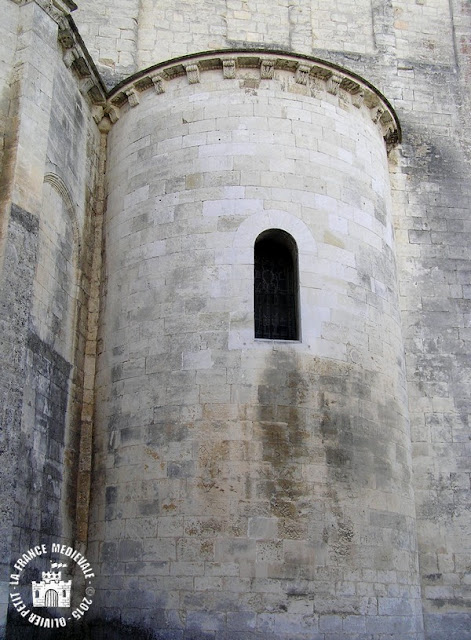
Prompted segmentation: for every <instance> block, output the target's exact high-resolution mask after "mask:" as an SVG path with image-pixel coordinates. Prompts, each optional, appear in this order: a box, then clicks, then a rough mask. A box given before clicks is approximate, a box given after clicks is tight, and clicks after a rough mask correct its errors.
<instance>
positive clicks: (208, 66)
mask: <svg viewBox="0 0 471 640" xmlns="http://www.w3.org/2000/svg"><path fill="white" fill-rule="evenodd" d="M247 69H252V70H255V71H256V73H258V79H259V80H260V82H265V81H270V80H275V79H276V77H277V71H278V72H288V73H291V74H292V76H293V84H295V85H298V87H299V93H303V92H304V94H305V95H311V96H315V97H318V98H320V97H322V94H323V93H324V94H325V95H326V98H327V94H328V96H329V97H330V99H337V100H339V102H341V104H342V106H343V107H344V108H349V107H352V108H353V109H361V108H364V109H366V110H367V111H368V112H369V114H370V117H371V119H372V121H373V122H374V123H375V124H376V125H377V126H378V128H379V129H380V132H381V135H382V136H383V138H384V140H385V142H386V145H387V148H388V150H389V149H390V148H392V147H393V146H395V144H397V143H398V142H400V139H401V128H400V124H399V120H398V118H397V115H396V113H395V111H394V109H393V108H392V106H391V105H390V104H389V102H388V101H387V99H386V98H385V97H384V96H383V95H382V94H381V93H380V92H379V91H378V90H377V89H376V88H375V87H373V86H372V85H371V84H370V83H368V82H367V81H366V80H364V79H363V78H361V77H359V76H358V75H356V74H354V73H352V72H350V71H348V70H346V69H343V68H341V67H338V66H336V65H333V64H331V63H329V62H325V61H323V60H318V59H315V58H309V57H307V56H297V55H292V54H288V53H286V54H284V53H280V52H273V51H256V52H255V51H239V50H237V51H230V50H228V51H219V52H214V53H205V54H199V55H195V56H185V57H184V58H179V59H175V60H170V61H169V62H166V63H161V64H158V65H155V66H153V67H150V68H148V69H145V70H144V71H141V72H139V73H137V74H135V75H134V76H131V77H130V78H128V79H126V80H125V81H124V82H122V83H120V84H119V85H118V86H117V87H115V89H113V90H112V91H111V92H110V93H109V94H108V100H107V105H106V106H105V107H104V108H103V116H104V115H106V112H107V111H108V113H109V112H110V109H114V112H113V119H112V122H115V121H116V120H117V119H118V117H119V110H120V108H122V107H123V106H124V105H126V104H128V105H129V106H130V107H132V108H135V107H137V106H138V105H139V103H140V98H139V96H140V94H142V93H144V92H146V91H150V90H152V91H154V92H155V93H157V94H164V93H166V91H167V89H168V86H169V83H171V82H172V80H173V79H175V78H180V77H184V76H186V78H187V81H188V84H199V83H201V82H202V76H203V74H204V73H205V72H206V71H214V70H220V72H221V82H224V81H226V80H233V79H237V78H241V79H242V78H243V76H244V72H246V71H247ZM110 119H111V117H110Z"/></svg>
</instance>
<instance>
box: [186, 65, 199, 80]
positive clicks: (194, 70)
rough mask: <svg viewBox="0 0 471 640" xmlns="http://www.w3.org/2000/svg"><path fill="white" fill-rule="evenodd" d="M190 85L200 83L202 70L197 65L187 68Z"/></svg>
mask: <svg viewBox="0 0 471 640" xmlns="http://www.w3.org/2000/svg"><path fill="white" fill-rule="evenodd" d="M185 71H186V77H187V78H188V84H198V82H199V81H200V68H199V66H198V65H197V64H189V65H187V66H186V67H185Z"/></svg>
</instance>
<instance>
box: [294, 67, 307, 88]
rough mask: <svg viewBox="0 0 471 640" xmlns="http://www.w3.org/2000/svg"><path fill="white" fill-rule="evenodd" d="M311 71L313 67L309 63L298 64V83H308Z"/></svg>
mask: <svg viewBox="0 0 471 640" xmlns="http://www.w3.org/2000/svg"><path fill="white" fill-rule="evenodd" d="M310 73H311V67H310V66H309V65H307V64H298V68H297V69H296V76H295V79H296V82H297V83H298V84H304V85H307V83H308V80H309V74H310Z"/></svg>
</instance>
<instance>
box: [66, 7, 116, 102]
mask: <svg viewBox="0 0 471 640" xmlns="http://www.w3.org/2000/svg"><path fill="white" fill-rule="evenodd" d="M58 25H59V32H58V40H59V43H60V45H61V47H62V50H63V59H64V63H65V64H66V66H67V67H69V69H71V70H72V71H73V72H74V74H75V76H76V77H77V79H78V82H79V87H80V92H81V93H82V94H83V95H84V96H86V97H88V98H89V100H90V101H91V103H92V104H93V105H96V106H101V107H103V106H104V105H106V90H105V87H104V85H103V83H102V81H101V78H100V75H99V73H98V71H97V69H96V67H95V64H94V62H93V60H92V59H91V57H90V55H89V53H88V51H87V48H86V47H85V44H84V42H83V40H82V38H81V37H80V34H79V32H78V31H77V27H76V26H75V23H74V21H73V20H72V18H71V17H70V16H69V15H67V16H64V15H63V16H62V17H61V18H60V19H59V20H58Z"/></svg>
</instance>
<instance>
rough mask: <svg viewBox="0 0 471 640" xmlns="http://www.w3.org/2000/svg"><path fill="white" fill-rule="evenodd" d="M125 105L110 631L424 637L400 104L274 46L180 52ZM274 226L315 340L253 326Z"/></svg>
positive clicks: (98, 492)
mask: <svg viewBox="0 0 471 640" xmlns="http://www.w3.org/2000/svg"><path fill="white" fill-rule="evenodd" d="M111 102H113V103H114V104H115V106H116V107H117V108H119V109H120V112H121V113H120V118H119V119H118V120H117V122H116V123H115V125H114V126H113V129H112V131H111V132H110V134H109V159H108V166H109V173H108V208H107V214H106V233H105V251H106V274H105V275H106V278H105V296H104V300H103V316H102V325H101V338H102V344H103V350H102V353H101V355H100V359H99V366H98V376H97V416H96V420H97V430H96V439H95V468H94V482H93V486H94V492H93V506H92V514H91V525H90V540H89V551H88V553H89V557H90V558H92V559H93V563H94V566H96V567H97V574H98V575H99V590H98V592H97V594H96V599H95V601H94V604H95V603H96V609H95V611H94V617H95V619H94V622H93V625H94V633H95V634H96V637H101V635H100V630H101V633H102V635H103V637H107V638H109V637H114V636H112V635H110V634H112V633H113V632H115V633H116V637H121V636H120V635H119V634H120V633H121V634H122V633H124V632H126V633H129V634H131V633H132V635H133V637H136V638H140V637H146V635H145V634H146V633H147V632H148V631H149V632H151V633H153V634H154V635H155V637H169V636H170V637H174V638H178V639H183V638H194V637H205V638H211V639H218V640H219V639H222V638H226V639H227V638H230V639H231V640H232V639H235V638H244V637H249V636H250V637H253V638H257V639H261V638H268V637H270V638H277V639H285V640H288V639H289V640H295V639H296V640H297V639H301V638H310V639H311V640H313V639H316V640H324V639H326V638H330V637H333V636H332V634H337V637H339V636H340V637H342V638H344V639H347V638H348V639H352V640H353V638H358V635H359V634H360V636H361V635H362V634H366V635H367V636H368V637H369V638H375V639H379V638H383V637H385V636H390V637H401V638H408V639H412V638H414V639H419V638H423V631H422V618H421V600H420V588H419V577H418V564H417V546H416V531H415V507H414V500H413V494H412V488H411V465H410V436H409V430H408V417H407V396H406V390H405V376H404V359H403V347H402V338H401V330H400V322H399V312H398V305H397V289H396V272H395V261H394V240H393V234H392V223H391V203H390V187H389V179H388V165H387V155H386V144H385V140H384V139H383V136H386V138H387V142H388V144H392V143H393V142H394V140H395V139H397V137H398V135H399V131H398V125H397V122H396V120H395V116H394V114H393V113H392V112H391V111H390V109H389V108H388V106H387V104H386V103H385V102H384V101H383V100H382V99H381V97H380V96H378V94H377V93H376V92H375V91H374V90H372V89H371V88H370V87H368V86H367V85H365V83H363V82H362V81H361V80H359V79H358V78H355V77H353V76H351V75H349V74H348V73H344V72H341V71H340V70H338V69H335V68H331V67H329V66H327V65H322V64H320V63H316V62H314V61H310V60H307V59H301V58H295V57H289V56H276V55H273V54H271V55H270V54H267V55H266V56H262V57H260V56H259V55H257V56H254V55H251V54H235V53H234V54H232V55H228V56H219V57H216V58H215V57H211V56H206V57H205V56H201V57H199V58H196V59H186V60H184V61H182V62H180V63H178V64H173V65H167V66H165V65H163V66H162V67H159V68H157V69H154V70H153V71H152V73H151V74H150V75H145V76H141V77H139V78H137V79H135V80H134V81H133V82H132V83H130V84H128V85H126V86H123V87H121V89H120V91H119V92H116V93H115V94H114V95H112V96H111ZM271 228H275V229H282V230H284V231H286V232H287V233H289V234H291V236H292V237H293V238H294V240H295V241H296V243H297V247H298V252H299V272H300V292H299V294H300V307H301V313H300V316H301V339H300V340H299V341H296V342H280V341H265V340H255V339H254V323H253V263H254V258H253V246H254V243H255V240H256V238H257V236H258V235H259V234H260V233H261V232H262V231H264V230H266V229H271ZM90 614H91V615H92V612H90ZM93 625H92V626H93Z"/></svg>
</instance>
